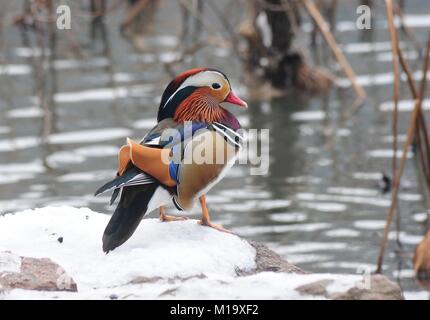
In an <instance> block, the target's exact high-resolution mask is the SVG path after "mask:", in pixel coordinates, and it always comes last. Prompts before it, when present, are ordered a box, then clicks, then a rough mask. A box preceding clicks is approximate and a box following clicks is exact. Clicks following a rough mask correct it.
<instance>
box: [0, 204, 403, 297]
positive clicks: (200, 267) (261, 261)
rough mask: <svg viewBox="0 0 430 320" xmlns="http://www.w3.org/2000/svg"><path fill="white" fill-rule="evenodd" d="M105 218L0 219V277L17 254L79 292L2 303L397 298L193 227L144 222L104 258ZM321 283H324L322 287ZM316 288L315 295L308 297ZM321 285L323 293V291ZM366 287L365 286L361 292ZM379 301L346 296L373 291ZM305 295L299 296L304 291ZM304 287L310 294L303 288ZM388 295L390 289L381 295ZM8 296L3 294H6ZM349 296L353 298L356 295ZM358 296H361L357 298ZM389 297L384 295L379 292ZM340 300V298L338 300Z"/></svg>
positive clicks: (66, 213) (54, 213)
mask: <svg viewBox="0 0 430 320" xmlns="http://www.w3.org/2000/svg"><path fill="white" fill-rule="evenodd" d="M108 220H109V216H108V215H105V214H101V213H96V212H93V211H91V210H89V209H76V208H71V207H58V208H57V207H47V208H42V209H35V210H26V211H22V212H19V213H15V214H6V215H4V216H0V252H13V254H9V255H8V254H0V274H1V273H2V272H17V271H18V270H19V268H20V267H21V266H20V265H19V259H17V258H16V256H15V255H19V256H28V257H34V258H49V259H51V260H52V261H54V262H56V263H58V264H59V265H60V266H61V267H62V268H64V270H65V272H66V273H67V274H68V275H70V276H71V277H72V278H73V279H74V281H76V284H77V292H66V291H58V292H52V291H46V290H42V291H41V290H39V291H34V290H26V289H14V288H17V287H16V286H15V287H14V286H11V288H12V289H10V288H9V290H7V291H6V293H5V294H3V295H2V296H0V297H3V298H6V299H27V298H30V299H32V298H35V299H53V298H60V299H82V298H89V299H108V298H115V299H116V298H119V299H126V298H128V299H163V298H164V299H172V298H175V299H228V298H231V299H303V298H311V299H315V298H318V299H332V298H345V297H346V298H350V299H353V298H355V297H358V298H363V297H368V298H369V297H373V298H382V299H383V298H401V297H402V296H401V293H400V290H399V288H398V286H397V285H396V284H393V283H391V282H390V281H389V280H388V279H386V278H385V277H383V280H381V281H382V282H381V281H379V280H380V279H379V280H378V283H377V282H375V281H370V283H369V285H370V287H369V288H367V287H366V286H365V285H366V281H363V277H362V276H359V275H333V274H306V273H305V272H303V271H302V270H301V269H299V268H297V267H295V266H293V265H291V264H289V263H288V262H286V261H285V260H282V259H281V258H280V257H279V256H278V255H277V254H276V253H274V252H273V251H271V250H269V249H267V248H266V247H265V246H263V245H260V244H255V243H249V242H248V241H246V240H243V239H241V238H239V237H238V236H235V235H230V234H226V233H222V232H218V231H216V230H213V229H211V228H207V227H203V226H200V225H199V224H197V222H196V221H195V220H187V221H177V222H168V223H163V222H160V221H159V220H158V219H145V220H143V221H142V222H141V224H140V226H139V227H138V229H137V230H136V232H135V234H134V235H133V237H132V238H131V239H130V240H129V241H127V242H126V243H125V244H124V245H122V246H121V247H119V248H117V249H115V250H114V251H112V252H110V253H109V254H107V255H105V254H104V253H103V252H102V248H101V245H102V244H101V237H102V234H103V231H104V228H105V226H106V224H107V222H108ZM321 281H322V282H321ZM314 283H316V285H317V286H318V289H317V290H316V292H315V290H312V288H311V287H312V285H313V284H314ZM321 283H323V284H324V286H323V287H322V288H321ZM363 283H364V287H363ZM372 283H373V284H375V285H376V286H378V287H381V288H383V289H381V290H377V291H378V292H382V293H381V294H380V295H379V296H378V297H376V296H369V295H362V294H361V295H360V294H358V295H357V294H356V295H355V296H351V295H350V296H345V295H344V294H345V293H348V292H355V293H357V292H358V293H363V292H374V288H372ZM303 288H304V289H303ZM309 288H310V289H309ZM387 288H388V289H387ZM6 289H8V288H6ZM354 290H355V291H354ZM363 290H364V291H363ZM384 290H385V291H387V290H388V291H389V294H388V295H385V293H384V292H385V291H384ZM342 294H343V295H342Z"/></svg>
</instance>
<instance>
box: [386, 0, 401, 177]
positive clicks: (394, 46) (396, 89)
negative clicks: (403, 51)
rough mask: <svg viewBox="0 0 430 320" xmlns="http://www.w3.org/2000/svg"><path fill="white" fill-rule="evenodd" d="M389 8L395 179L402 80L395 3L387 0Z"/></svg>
mask: <svg viewBox="0 0 430 320" xmlns="http://www.w3.org/2000/svg"><path fill="white" fill-rule="evenodd" d="M385 3H386V7H387V20H388V28H389V31H390V38H391V52H392V55H393V59H392V63H393V74H394V84H393V85H394V87H393V102H394V111H393V120H392V129H391V133H392V135H393V158H392V166H393V177H394V176H395V174H396V171H397V122H398V105H399V88H400V78H399V56H398V50H397V47H398V43H399V40H398V39H397V31H396V27H395V26H394V10H393V1H392V0H385Z"/></svg>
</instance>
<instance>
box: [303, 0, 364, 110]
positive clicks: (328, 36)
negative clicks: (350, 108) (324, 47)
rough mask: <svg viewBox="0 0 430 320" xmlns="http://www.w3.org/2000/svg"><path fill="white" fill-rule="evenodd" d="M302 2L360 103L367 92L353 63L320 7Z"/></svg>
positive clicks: (307, 0)
mask: <svg viewBox="0 0 430 320" xmlns="http://www.w3.org/2000/svg"><path fill="white" fill-rule="evenodd" d="M302 3H303V4H304V6H305V8H306V10H307V11H308V12H309V14H310V16H311V17H312V18H313V19H314V21H315V22H316V24H317V26H318V29H319V30H320V31H321V33H322V35H323V36H324V39H325V40H326V42H327V44H328V45H329V47H330V49H331V51H332V52H333V54H334V56H335V58H336V60H337V61H338V62H339V64H340V66H341V68H342V70H343V72H344V73H345V75H346V76H347V77H348V79H349V81H351V84H352V87H353V89H354V91H355V93H356V95H357V98H358V100H359V102H358V103H357V105H360V104H361V102H362V101H363V100H364V99H365V98H366V92H365V91H364V89H363V87H362V86H360V84H359V83H358V82H357V76H356V75H355V72H354V70H353V69H352V67H351V65H350V64H349V62H348V60H347V59H346V57H345V55H344V54H343V53H342V51H341V50H340V48H339V46H338V45H337V43H336V40H335V38H334V36H333V34H332V33H331V32H330V29H329V28H328V24H327V22H326V21H325V20H324V18H323V16H322V15H321V13H320V12H319V10H318V8H317V7H316V6H315V4H314V3H313V2H312V1H310V0H302Z"/></svg>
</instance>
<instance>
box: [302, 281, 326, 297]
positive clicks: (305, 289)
mask: <svg viewBox="0 0 430 320" xmlns="http://www.w3.org/2000/svg"><path fill="white" fill-rule="evenodd" d="M333 281H334V280H331V279H323V280H318V281H315V282H311V283H308V284H304V285H301V286H299V287H297V288H296V289H295V290H296V291H298V292H300V293H301V294H303V295H311V296H324V297H328V292H327V286H328V285H329V284H332V283H333Z"/></svg>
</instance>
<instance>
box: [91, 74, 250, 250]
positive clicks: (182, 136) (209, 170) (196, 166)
mask: <svg viewBox="0 0 430 320" xmlns="http://www.w3.org/2000/svg"><path fill="white" fill-rule="evenodd" d="M223 102H227V103H231V104H233V105H237V106H239V107H243V108H247V104H246V102H245V101H243V100H242V99H240V98H239V97H238V96H237V95H236V94H235V93H234V92H233V91H232V89H231V85H230V81H229V80H228V78H227V76H226V75H225V74H224V73H222V72H220V71H218V70H215V69H209V68H198V69H191V70H188V71H186V72H184V73H182V74H180V75H179V76H178V77H176V78H175V79H174V80H172V81H171V82H170V83H169V84H168V86H167V87H166V89H165V90H164V93H163V95H162V97H161V103H160V106H159V109H158V115H157V124H156V125H155V127H154V128H153V129H152V130H150V131H149V132H148V133H147V134H146V135H145V136H144V138H143V139H142V140H141V141H140V143H138V142H136V141H133V140H131V139H129V138H127V144H126V145H124V146H122V147H121V148H120V150H119V153H118V171H117V177H116V178H115V179H113V180H112V181H109V182H108V183H106V184H105V185H103V186H102V187H101V188H100V189H99V190H97V192H96V195H99V194H102V193H104V192H107V191H112V190H113V194H112V198H111V201H110V203H111V204H113V203H114V202H115V200H116V198H117V197H118V195H120V200H119V203H118V206H117V207H116V209H115V211H114V213H113V215H112V217H111V219H110V221H109V223H108V225H107V226H106V229H105V231H104V234H103V251H104V252H106V253H108V252H109V251H111V250H113V249H115V248H116V247H118V246H120V245H122V244H123V243H124V242H125V241H127V240H128V239H129V238H130V237H131V236H132V234H133V233H134V231H135V230H136V228H137V226H138V225H139V223H140V221H141V219H142V218H143V217H144V216H145V214H146V213H149V212H151V211H153V210H156V209H158V210H159V216H160V220H161V221H175V220H184V219H186V217H180V216H169V215H167V214H166V212H165V206H166V205H167V204H168V203H170V202H172V203H173V204H174V206H175V207H176V208H177V209H179V210H184V211H189V210H190V209H192V208H193V206H194V204H195V203H196V202H197V201H199V203H200V206H201V210H202V217H201V220H200V221H199V223H200V224H201V225H203V226H208V227H212V228H215V229H217V230H220V231H225V232H230V231H229V230H227V229H225V228H223V227H222V226H221V225H218V224H215V223H213V222H212V221H211V219H210V216H209V211H208V208H207V205H206V196H205V195H206V193H207V192H208V191H209V190H210V189H211V188H212V187H213V186H214V185H215V184H216V183H217V182H219V181H220V180H221V179H222V177H223V176H224V175H225V174H226V172H227V171H228V169H230V168H231V167H232V165H233V164H234V162H235V160H236V159H237V156H238V152H239V149H240V147H241V141H242V137H241V135H240V134H239V133H238V130H239V129H240V128H241V127H240V124H239V121H238V120H237V119H236V117H235V116H234V115H233V114H232V113H231V112H229V111H228V110H226V109H225V108H223V107H222V106H221V105H220V104H221V103H223ZM166 132H167V133H168V134H167V135H166V136H167V138H166V136H165V133H166ZM196 154H197V155H200V156H201V155H203V158H204V161H201V159H198V158H199V157H195V155H196Z"/></svg>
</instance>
